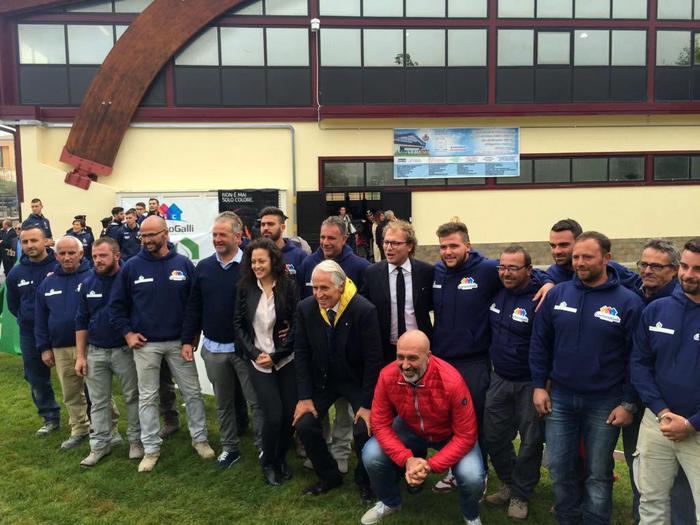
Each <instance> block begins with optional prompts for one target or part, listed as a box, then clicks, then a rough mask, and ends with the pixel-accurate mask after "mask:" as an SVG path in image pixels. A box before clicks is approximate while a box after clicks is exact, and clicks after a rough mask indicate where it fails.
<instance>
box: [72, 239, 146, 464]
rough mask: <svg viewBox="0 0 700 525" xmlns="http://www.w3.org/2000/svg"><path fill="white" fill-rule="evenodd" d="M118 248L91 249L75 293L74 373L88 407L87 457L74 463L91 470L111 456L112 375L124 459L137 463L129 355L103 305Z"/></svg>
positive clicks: (100, 244)
mask: <svg viewBox="0 0 700 525" xmlns="http://www.w3.org/2000/svg"><path fill="white" fill-rule="evenodd" d="M119 255H120V254H119V246H118V245H117V243H116V241H115V240H114V239H112V238H110V237H102V238H100V239H97V240H96V241H95V243H94V244H93V250H92V260H93V263H94V269H92V270H91V271H90V272H89V273H88V275H87V277H86V278H85V280H84V281H83V283H82V284H81V285H80V289H79V291H78V294H79V302H78V313H77V315H76V317H75V343H76V350H77V358H76V360H75V373H76V374H77V375H78V376H80V377H84V378H85V383H86V384H87V387H88V390H89V392H90V399H91V401H92V407H91V409H90V419H91V423H92V430H91V432H90V454H89V455H88V456H87V457H86V458H85V459H83V460H82V461H81V462H80V465H81V466H83V467H93V466H95V465H96V464H97V463H98V462H99V461H100V460H101V459H102V458H104V457H105V456H107V455H108V454H109V453H110V452H111V451H112V439H111V437H112V436H111V432H112V426H113V425H114V422H113V420H112V410H111V402H110V400H111V398H112V376H113V375H116V376H117V379H119V384H120V385H121V389H122V396H123V397H124V404H125V405H126V416H127V429H126V434H127V437H128V439H129V444H130V445H129V459H141V458H142V457H143V446H142V445H141V427H140V426H139V390H138V381H137V378H136V367H135V366H134V354H133V350H132V349H131V348H129V347H128V346H127V345H126V342H125V341H124V338H123V337H122V335H121V334H120V333H119V332H117V331H115V330H114V328H112V327H111V326H110V324H109V312H108V310H107V304H108V303H109V298H110V295H111V292H112V285H113V283H114V280H115V278H116V276H117V273H119Z"/></svg>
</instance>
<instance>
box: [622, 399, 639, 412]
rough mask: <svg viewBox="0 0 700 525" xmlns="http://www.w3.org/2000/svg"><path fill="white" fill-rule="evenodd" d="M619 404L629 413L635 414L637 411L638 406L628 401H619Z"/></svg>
mask: <svg viewBox="0 0 700 525" xmlns="http://www.w3.org/2000/svg"><path fill="white" fill-rule="evenodd" d="M620 405H621V406H622V408H624V409H625V410H627V412H629V413H630V414H636V413H637V412H638V411H639V408H638V407H637V405H636V404H635V403H628V402H627V401H623V402H622V403H620Z"/></svg>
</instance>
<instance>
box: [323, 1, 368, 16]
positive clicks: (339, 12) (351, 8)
mask: <svg viewBox="0 0 700 525" xmlns="http://www.w3.org/2000/svg"><path fill="white" fill-rule="evenodd" d="M320 2H321V3H320V6H319V8H320V11H321V16H360V14H361V12H360V0H342V1H340V0H320Z"/></svg>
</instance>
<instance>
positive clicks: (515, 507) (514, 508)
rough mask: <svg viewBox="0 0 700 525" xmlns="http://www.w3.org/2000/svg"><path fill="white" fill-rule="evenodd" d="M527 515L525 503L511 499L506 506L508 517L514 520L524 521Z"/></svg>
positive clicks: (517, 499)
mask: <svg viewBox="0 0 700 525" xmlns="http://www.w3.org/2000/svg"><path fill="white" fill-rule="evenodd" d="M527 514H528V509H527V501H525V500H524V499H520V498H511V499H510V503H509V504H508V517H509V518H512V519H516V520H526V519H527Z"/></svg>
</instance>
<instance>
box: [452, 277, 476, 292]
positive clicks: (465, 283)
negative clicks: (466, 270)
mask: <svg viewBox="0 0 700 525" xmlns="http://www.w3.org/2000/svg"><path fill="white" fill-rule="evenodd" d="M478 287H479V285H478V284H477V283H476V281H475V280H474V278H473V277H464V278H463V279H462V280H461V281H459V284H458V285H457V290H474V289H476V288H478Z"/></svg>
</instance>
